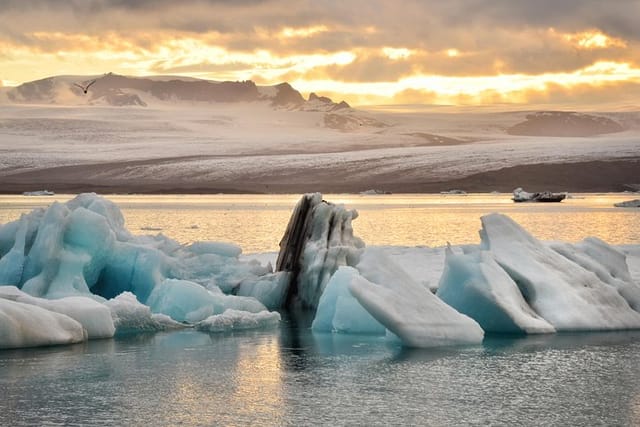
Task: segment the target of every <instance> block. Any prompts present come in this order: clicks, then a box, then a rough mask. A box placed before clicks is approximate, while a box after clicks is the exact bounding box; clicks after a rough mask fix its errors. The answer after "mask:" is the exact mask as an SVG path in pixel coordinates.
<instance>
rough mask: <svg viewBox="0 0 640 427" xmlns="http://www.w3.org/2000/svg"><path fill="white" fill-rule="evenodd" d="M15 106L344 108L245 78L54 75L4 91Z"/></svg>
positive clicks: (344, 106) (283, 86) (283, 85)
mask: <svg viewBox="0 0 640 427" xmlns="http://www.w3.org/2000/svg"><path fill="white" fill-rule="evenodd" d="M5 95H6V98H5V99H6V100H7V101H9V102H12V103H19V104H56V105H82V104H88V105H108V106H116V107H120V106H140V107H146V106H147V105H149V104H155V103H157V102H173V103H176V102H191V103H193V102H202V103H215V102H226V103H228V102H232V103H233V102H265V103H268V104H270V105H272V106H273V107H276V108H288V109H300V110H304V111H336V110H340V109H348V108H350V106H349V104H347V103H346V102H345V101H341V102H339V103H336V102H333V101H332V100H331V99H329V98H327V97H324V96H317V95H316V94H315V93H312V94H311V95H310V96H309V99H308V100H306V99H304V97H303V96H302V95H301V94H300V92H298V91H297V90H296V89H294V88H293V87H292V86H291V85H290V84H289V83H280V84H277V85H274V86H258V85H256V84H255V83H254V82H252V81H251V80H246V81H233V82H232V81H224V82H218V81H212V80H202V79H195V78H183V77H173V76H151V77H130V76H122V75H117V74H113V73H107V74H104V75H101V76H54V77H47V78H45V79H41V80H35V81H32V82H27V83H23V84H21V85H20V86H17V87H15V88H10V89H6V90H5Z"/></svg>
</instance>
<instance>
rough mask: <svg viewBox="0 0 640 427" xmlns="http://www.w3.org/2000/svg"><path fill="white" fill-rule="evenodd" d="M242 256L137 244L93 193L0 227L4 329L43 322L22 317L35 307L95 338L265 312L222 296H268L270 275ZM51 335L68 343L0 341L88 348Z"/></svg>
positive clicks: (233, 251)
mask: <svg viewBox="0 0 640 427" xmlns="http://www.w3.org/2000/svg"><path fill="white" fill-rule="evenodd" d="M240 253H241V249H240V248H239V247H238V246H237V245H234V244H229V243H219V242H196V243H194V244H191V245H189V246H184V245H180V244H179V243H178V242H176V241H174V240H172V239H170V238H167V237H165V236H163V235H157V236H134V235H132V234H131V233H130V232H129V231H128V230H127V229H126V228H125V225H124V217H123V216H122V213H121V212H120V210H119V208H118V207H117V206H116V205H115V204H113V203H112V202H110V201H108V200H106V199H104V198H102V197H99V196H97V195H95V194H81V195H79V196H77V197H76V198H74V199H72V200H70V201H69V202H67V203H64V204H63V203H58V202H53V203H52V204H51V206H49V207H48V208H47V209H36V210H34V211H32V212H31V213H29V214H25V215H22V216H21V217H20V219H18V220H16V221H13V222H10V223H8V224H5V225H2V226H0V299H2V300H3V306H4V307H7V308H6V313H5V317H4V319H5V320H4V322H6V323H7V324H12V325H15V324H19V323H20V322H21V320H16V319H24V316H26V314H25V313H31V312H33V313H35V314H34V316H36V318H44V317H43V316H42V315H41V310H38V309H32V308H31V307H28V308H24V305H25V304H26V305H29V306H37V307H39V309H42V310H46V311H48V312H51V313H61V314H64V315H66V316H67V317H69V318H71V319H75V320H76V321H77V322H78V323H79V324H80V331H81V332H82V331H83V330H84V333H85V337H88V338H90V339H91V338H105V337H111V336H113V335H114V333H115V331H116V329H117V330H118V331H133V330H136V329H138V330H142V331H150V330H163V329H168V328H173V327H176V325H179V323H177V322H185V323H189V324H195V323H198V322H200V321H202V320H204V319H206V318H207V317H209V316H211V315H214V314H222V313H223V312H224V311H225V310H227V309H235V310H241V311H246V312H250V313H255V312H260V311H264V310H265V306H264V305H263V304H262V303H261V302H260V301H258V300H257V299H256V298H253V297H252V296H251V295H247V296H235V295H226V294H225V293H223V291H224V292H226V293H229V294H233V293H234V292H236V291H238V289H239V288H240V287H241V284H242V283H253V284H254V286H253V287H252V288H251V292H246V289H245V293H255V294H258V295H265V294H267V295H268V292H266V293H265V292H264V290H263V289H262V286H260V285H261V284H264V285H265V287H266V285H267V284H269V283H271V282H272V281H269V280H267V279H265V278H264V277H265V276H268V275H269V274H270V273H271V272H272V270H271V267H270V266H262V265H260V264H259V263H257V262H252V261H246V262H245V261H240V260H239V255H240ZM275 282H277V281H275ZM7 285H9V286H7ZM245 288H246V286H245ZM122 295H125V297H123V296H122ZM126 295H130V297H127V296H126ZM6 301H12V302H13V303H18V305H16V304H13V303H11V304H9V303H7V302H6ZM9 305H11V308H8V307H9ZM144 307H146V308H144ZM147 309H148V310H149V311H147ZM9 315H11V316H12V317H11V319H9ZM163 315H164V317H163ZM50 316H52V319H55V318H56V316H55V315H54V314H51V315H50ZM167 316H168V317H167ZM65 322H66V323H65ZM52 324H56V322H52ZM57 324H61V325H64V326H65V327H66V328H67V329H69V325H72V323H69V322H67V321H66V320H65V321H64V322H61V321H58V322H57ZM14 335H15V334H14ZM32 335H33V334H32ZM51 335H52V336H61V337H62V338H60V339H52V340H38V339H36V338H29V337H25V338H20V339H19V338H15V339H12V340H11V341H9V339H8V338H7V339H6V340H0V347H3V346H9V345H11V346H15V345H17V344H16V343H19V342H24V343H26V344H25V345H36V344H37V343H38V342H39V343H40V344H41V345H48V344H54V343H67V342H76V341H78V339H80V340H82V336H80V337H79V338H78V335H77V334H75V335H73V334H71V335H72V338H69V339H67V337H66V335H64V334H57V335H56V334H54V333H52V334H51ZM29 336H31V335H29ZM33 336H35V335H33ZM20 340H22V341H20Z"/></svg>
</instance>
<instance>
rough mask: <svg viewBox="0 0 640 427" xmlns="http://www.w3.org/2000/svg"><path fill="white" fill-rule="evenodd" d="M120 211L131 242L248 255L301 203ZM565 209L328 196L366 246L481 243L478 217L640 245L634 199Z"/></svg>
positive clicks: (273, 247)
mask: <svg viewBox="0 0 640 427" xmlns="http://www.w3.org/2000/svg"><path fill="white" fill-rule="evenodd" d="M72 197H73V196H65V195H56V196H54V198H50V197H23V196H1V195H0V224H2V223H5V222H8V221H12V220H15V219H17V218H18V217H19V216H20V214H21V213H24V212H29V211H30V210H31V209H33V208H34V207H42V206H47V205H48V204H50V203H51V202H52V201H53V200H54V199H55V200H60V201H66V200H69V199H70V198H72ZM106 197H108V198H109V199H110V200H113V201H114V202H115V203H117V204H118V206H120V208H121V209H122V212H123V214H124V215H125V218H126V224H127V227H128V228H129V229H130V230H131V231H132V232H133V233H134V234H156V233H159V232H162V233H164V234H165V235H167V236H170V237H172V238H174V239H176V240H178V241H180V242H182V243H189V242H193V241H197V240H217V241H229V242H234V243H237V244H239V245H240V246H241V247H242V248H243V251H244V252H245V253H255V252H269V251H277V250H278V243H279V242H280V239H281V238H282V234H283V233H284V230H285V228H286V226H287V222H288V220H289V217H290V215H291V210H292V208H293V206H294V205H295V204H296V202H297V201H298V200H299V198H300V195H198V196H192V195H183V196H180V195H177V196H176V195H167V196H155V195H154V196H146V195H145V196H139V195H131V196H120V195H117V196H116V195H113V196H106ZM575 197H576V198H574V199H568V200H565V201H563V202H562V203H552V204H546V203H533V204H531V203H513V202H512V201H511V199H510V198H511V195H510V194H470V195H439V194H436V195H429V194H427V195H414V194H404V195H403V194H398V195H396V194H393V195H384V196H363V195H344V194H338V195H331V194H329V195H325V199H326V200H329V201H332V202H335V203H344V204H345V205H346V206H347V207H349V208H352V209H356V210H358V212H359V214H360V216H359V217H358V218H357V219H356V220H355V221H354V222H353V226H354V230H355V233H356V235H358V236H360V237H361V238H363V239H364V241H365V242H366V243H367V244H369V245H401V246H419V245H425V246H443V245H445V244H446V243H447V242H450V243H452V244H465V243H478V242H479V240H480V239H479V237H478V230H479V229H480V217H481V216H482V215H485V214H488V213H491V212H501V213H504V214H507V215H509V216H510V217H512V218H513V219H514V220H515V221H517V222H518V223H519V224H521V225H522V226H523V227H525V228H526V229H527V230H529V231H530V232H531V233H532V234H534V235H535V236H536V237H538V238H540V239H544V240H565V241H570V242H576V241H579V240H581V239H583V238H585V237H587V236H597V237H600V238H602V239H603V240H605V241H607V242H609V243H611V244H624V243H629V244H636V243H638V244H640V226H638V224H640V210H639V209H633V208H615V207H614V206H613V204H614V203H617V202H620V201H623V200H629V199H633V198H637V197H638V195H637V194H636V195H634V194H625V193H620V194H617V193H608V194H579V195H576V196H575Z"/></svg>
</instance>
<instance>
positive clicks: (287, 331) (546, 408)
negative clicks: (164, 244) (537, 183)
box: [0, 316, 640, 426]
mask: <svg viewBox="0 0 640 427" xmlns="http://www.w3.org/2000/svg"><path fill="white" fill-rule="evenodd" d="M307 320H308V319H292V318H291V317H287V316H285V317H284V322H283V326H282V328H281V330H278V331H271V332H266V331H264V332H253V333H251V332H249V333H238V334H227V335H208V334H205V333H200V332H196V331H181V332H175V333H171V334H158V335H146V336H130V337H120V338H116V339H112V340H103V341H91V342H89V343H85V344H82V345H76V346H69V347H56V348H44V349H32V350H10V351H3V352H0V388H1V389H2V390H3V396H2V399H1V400H0V425H12V426H13V425H42V424H67V425H68V424H77V425H142V424H144V425H229V424H233V425H248V424H259V425H308V424H312V423H313V424H325V425H326V424H330V425H335V424H346V425H354V424H356V425H460V424H476V423H477V424H482V425H486V424H500V425H516V424H517V425H603V424H604V425H633V424H637V423H638V422H640V413H639V407H640V406H639V403H640V371H639V370H638V369H637V366H638V365H639V363H640V332H619V333H615V332H613V333H582V334H557V335H548V336H538V337H509V336H488V337H487V339H486V340H485V342H484V343H483V344H482V345H479V346H470V347H456V348H439V349H432V350H428V349H423V350H416V349H413V350H412V349H404V348H402V347H400V346H397V345H395V344H389V343H388V342H386V341H384V340H383V339H380V338H379V337H368V336H355V337H354V336H343V335H331V334H319V335H314V334H312V333H311V332H310V330H309V328H308V323H307Z"/></svg>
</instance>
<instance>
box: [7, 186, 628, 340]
mask: <svg viewBox="0 0 640 427" xmlns="http://www.w3.org/2000/svg"><path fill="white" fill-rule="evenodd" d="M357 216H358V214H357V212H356V211H354V210H349V209H346V208H345V207H344V206H342V205H336V204H332V203H329V202H326V201H324V200H323V199H322V195H321V194H319V193H315V194H307V195H304V196H303V197H302V199H301V200H300V202H299V203H298V204H297V205H296V207H295V209H294V211H293V213H292V216H291V220H290V221H289V224H288V226H287V229H286V230H285V233H284V237H283V239H282V242H281V250H280V253H279V255H278V260H277V263H276V271H275V272H274V271H273V269H272V267H271V264H266V265H263V264H261V263H260V262H259V261H257V260H244V259H241V258H240V254H241V248H240V247H238V246H237V245H235V244H233V243H222V242H209V241H201V242H195V243H192V244H189V245H182V244H180V243H178V242H176V241H174V240H172V239H170V238H168V237H166V236H163V235H162V234H159V235H156V236H135V235H133V234H131V233H130V232H129V231H128V230H127V228H126V227H125V222H124V218H123V216H122V213H121V212H120V210H119V208H118V207H117V206H116V205H115V204H113V203H112V202H110V201H108V200H106V199H104V198H102V197H99V196H97V195H95V194H82V195H79V196H77V197H76V198H74V199H73V200H71V201H69V202H67V203H64V204H62V203H56V202H54V203H53V204H52V205H51V206H50V207H48V208H47V209H36V210H34V211H32V212H30V213H28V214H24V215H22V216H21V217H20V219H18V220H16V221H13V222H10V223H7V224H4V225H1V226H0V348H14V347H25V346H38V345H53V344H70V343H77V342H81V341H83V340H86V339H93V338H109V337H112V336H114V335H115V334H124V333H138V332H155V331H163V330H171V329H177V328H185V327H194V328H196V329H198V330H201V331H204V332H209V333H213V332H227V331H238V330H244V329H250V328H272V327H274V326H276V325H277V324H278V323H279V322H280V314H279V313H278V312H277V311H273V310H290V311H292V312H295V311H296V310H301V309H302V310H307V311H311V312H312V314H313V323H312V325H311V327H312V329H313V331H314V332H316V333H318V334H322V333H340V334H369V335H379V336H381V337H388V338H390V339H391V340H393V341H394V342H395V340H398V339H399V340H400V341H401V342H402V343H403V344H404V345H406V346H412V347H433V346H440V345H460V344H477V343H479V342H481V341H482V340H483V337H484V334H485V332H489V333H520V334H533V333H553V332H556V331H569V330H571V331H573V330H581V331H588V330H612V329H630V328H640V312H639V310H640V285H639V284H638V283H636V282H634V280H633V278H632V276H631V274H630V273H629V269H628V266H627V262H626V256H625V254H624V253H623V252H621V251H619V250H617V249H616V248H613V247H611V246H609V245H608V244H607V243H606V242H603V241H602V240H599V239H597V238H587V239H585V240H584V241H582V242H580V243H576V244H570V243H563V242H554V243H545V242H541V241H538V240H537V239H535V238H534V237H533V236H532V235H531V234H529V233H528V232H527V231H526V230H524V229H523V228H522V227H520V226H519V225H518V224H517V223H515V222H514V221H513V220H511V219H510V218H508V217H506V216H504V215H500V214H491V215H487V216H484V217H482V219H481V221H482V229H481V231H480V236H481V243H480V244H479V245H466V246H464V247H461V248H446V249H444V252H442V249H431V248H427V249H429V250H428V251H425V250H422V251H418V250H415V251H413V252H407V249H406V248H405V249H404V250H402V249H401V248H382V247H366V246H365V244H364V242H363V241H362V240H361V239H359V238H358V237H357V236H355V235H354V232H353V228H352V221H353V220H355V219H356V218H357ZM627 252H628V251H627ZM403 253H404V254H407V255H406V256H403V255H402V254H403ZM437 253H440V254H443V253H444V259H443V258H441V257H437V256H435V255H434V254H437ZM434 259H437V260H438V262H442V260H443V262H444V270H442V266H441V265H437V266H436V265H434V264H433V260H434ZM440 271H442V274H441V275H440ZM434 272H435V273H434ZM436 274H437V275H436ZM438 277H439V281H438V280H437V278H438ZM270 310H271V311H270Z"/></svg>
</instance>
